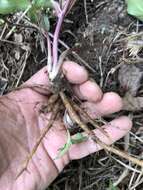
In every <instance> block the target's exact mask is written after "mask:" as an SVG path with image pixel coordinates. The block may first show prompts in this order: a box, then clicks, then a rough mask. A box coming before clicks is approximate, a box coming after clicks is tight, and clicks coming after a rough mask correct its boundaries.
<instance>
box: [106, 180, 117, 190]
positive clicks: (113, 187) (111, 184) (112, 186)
mask: <svg viewBox="0 0 143 190" xmlns="http://www.w3.org/2000/svg"><path fill="white" fill-rule="evenodd" d="M107 190H118V188H116V187H115V186H114V185H113V182H112V181H111V180H110V183H109V187H108V189H107Z"/></svg>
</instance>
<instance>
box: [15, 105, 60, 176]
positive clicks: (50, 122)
mask: <svg viewBox="0 0 143 190" xmlns="http://www.w3.org/2000/svg"><path fill="white" fill-rule="evenodd" d="M58 112H59V102H58V103H57V104H56V105H55V107H54V108H53V110H52V114H51V118H50V119H49V122H48V124H47V126H46V127H45V128H44V129H43V131H42V132H41V134H40V137H39V138H38V139H37V141H36V143H35V145H34V147H33V149H32V151H31V152H30V153H29V155H28V156H27V158H26V160H25V161H24V164H23V167H22V168H21V169H20V171H19V173H18V175H17V176H16V179H17V178H18V177H19V176H20V175H21V174H22V173H23V172H24V171H26V170H27V166H28V164H29V162H30V160H31V159H32V157H33V155H34V154H35V152H36V150H37V149H38V147H39V145H40V143H41V142H42V140H43V138H44V137H45V136H46V134H47V132H48V131H49V129H50V128H51V127H52V126H53V123H54V121H55V119H56V117H57V114H58Z"/></svg>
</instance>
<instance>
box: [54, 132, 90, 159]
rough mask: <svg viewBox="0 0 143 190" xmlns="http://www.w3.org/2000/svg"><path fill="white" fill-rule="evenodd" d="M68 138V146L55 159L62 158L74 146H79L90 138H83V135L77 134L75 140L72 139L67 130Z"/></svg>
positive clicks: (61, 149)
mask: <svg viewBox="0 0 143 190" xmlns="http://www.w3.org/2000/svg"><path fill="white" fill-rule="evenodd" d="M67 134H68V138H67V142H66V144H65V145H64V146H63V147H62V148H60V150H59V153H58V155H57V157H56V158H55V159H58V158H61V157H62V156H63V155H64V154H65V153H66V152H67V151H68V150H69V148H70V146H71V145H72V144H79V143H81V142H84V141H86V140H87V139H88V138H87V137H85V136H83V134H82V133H77V134H76V135H74V138H71V136H70V132H69V131H68V130H67Z"/></svg>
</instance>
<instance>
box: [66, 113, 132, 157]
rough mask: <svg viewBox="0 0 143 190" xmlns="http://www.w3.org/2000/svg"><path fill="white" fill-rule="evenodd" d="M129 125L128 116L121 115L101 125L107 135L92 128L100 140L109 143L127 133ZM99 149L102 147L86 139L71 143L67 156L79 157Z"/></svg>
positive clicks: (130, 123) (130, 124) (130, 125)
mask: <svg viewBox="0 0 143 190" xmlns="http://www.w3.org/2000/svg"><path fill="white" fill-rule="evenodd" d="M131 127H132V122H131V120H130V119H129V118H128V117H125V116H123V117H120V118H118V119H115V120H113V121H112V122H111V123H110V124H107V125H105V126H103V129H104V130H105V131H106V133H107V135H105V134H103V133H102V132H101V131H99V130H98V129H96V130H94V133H95V135H96V136H97V137H98V138H99V139H100V140H101V141H102V142H104V143H105V144H108V145H110V144H112V143H114V142H115V141H117V140H119V139H120V138H122V137H123V136H124V135H125V134H126V133H128V132H129V130H130V129H131ZM109 137H110V138H109ZM101 149H102V147H101V146H100V145H98V144H96V143H95V142H93V140H91V139H88V140H87V141H85V142H83V143H80V144H75V145H72V147H71V148H70V150H69V157H70V159H71V160H73V159H80V158H83V157H85V156H87V155H89V154H92V153H94V152H97V151H99V150H101Z"/></svg>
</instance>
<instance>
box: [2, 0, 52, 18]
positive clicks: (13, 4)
mask: <svg viewBox="0 0 143 190" xmlns="http://www.w3.org/2000/svg"><path fill="white" fill-rule="evenodd" d="M31 3H32V9H33V10H34V14H35V15H36V11H42V9H43V8H45V9H46V8H52V2H51V0H33V1H32V0H0V14H11V13H14V12H18V11H24V10H26V8H27V7H28V6H29V5H30V4H31ZM33 10H32V15H33ZM35 10H36V11H35Z"/></svg>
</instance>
